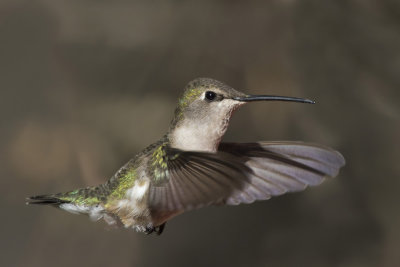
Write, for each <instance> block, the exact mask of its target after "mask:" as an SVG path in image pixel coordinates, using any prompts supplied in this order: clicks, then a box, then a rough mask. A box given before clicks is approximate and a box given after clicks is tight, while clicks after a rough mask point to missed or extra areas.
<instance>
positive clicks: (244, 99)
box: [233, 95, 315, 104]
mask: <svg viewBox="0 0 400 267" xmlns="http://www.w3.org/2000/svg"><path fill="white" fill-rule="evenodd" d="M233 100H237V101H242V102H252V101H292V102H300V103H307V104H315V101H313V100H310V99H305V98H298V97H289V96H275V95H246V96H244V97H234V98H233Z"/></svg>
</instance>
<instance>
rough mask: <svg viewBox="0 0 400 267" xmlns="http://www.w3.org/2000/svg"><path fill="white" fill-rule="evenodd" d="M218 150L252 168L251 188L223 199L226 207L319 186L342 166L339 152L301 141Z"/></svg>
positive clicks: (224, 146)
mask: <svg viewBox="0 0 400 267" xmlns="http://www.w3.org/2000/svg"><path fill="white" fill-rule="evenodd" d="M220 150H221V151H224V152H228V153H232V154H234V155H236V156H238V157H241V158H242V159H243V163H244V164H245V165H246V166H247V167H249V168H250V169H251V171H250V172H248V173H247V177H248V181H249V182H248V183H249V184H251V185H252V186H248V187H246V188H244V189H243V190H242V191H236V192H233V194H231V195H230V196H229V197H228V198H226V199H225V200H224V201H225V203H226V204H228V205H237V204H240V203H251V202H252V200H253V201H254V200H265V199H268V198H270V197H271V196H278V195H282V194H284V193H286V192H295V191H301V190H303V189H305V188H306V187H307V186H315V185H319V184H320V183H322V182H323V181H324V180H325V179H326V178H327V177H334V176H336V175H337V174H338V172H339V169H340V167H342V166H343V165H344V164H345V160H344V158H343V156H342V155H341V154H340V153H339V152H337V151H334V150H332V149H330V148H328V147H324V146H321V145H315V144H306V143H302V142H260V143H244V144H237V143H222V144H221V145H220ZM254 187H256V188H258V189H259V190H258V191H255V190H254ZM243 191H244V192H246V193H247V195H245V194H243ZM248 195H252V196H253V199H252V198H249V197H248Z"/></svg>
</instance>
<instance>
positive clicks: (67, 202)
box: [26, 186, 107, 213]
mask: <svg viewBox="0 0 400 267" xmlns="http://www.w3.org/2000/svg"><path fill="white" fill-rule="evenodd" d="M106 195H107V192H106V191H105V190H104V187H103V186H98V187H87V188H82V189H77V190H73V191H70V192H66V193H57V194H49V195H38V196H33V197H29V198H27V202H26V204H29V205H31V204H35V205H50V206H54V207H58V208H61V209H64V210H66V211H69V212H72V213H90V212H91V211H92V210H93V208H95V207H99V206H100V205H99V204H101V203H104V201H105V199H106Z"/></svg>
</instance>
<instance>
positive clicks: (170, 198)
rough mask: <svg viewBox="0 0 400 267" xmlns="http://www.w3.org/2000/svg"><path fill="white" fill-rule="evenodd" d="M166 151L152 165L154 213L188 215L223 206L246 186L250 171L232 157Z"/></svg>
mask: <svg viewBox="0 0 400 267" xmlns="http://www.w3.org/2000/svg"><path fill="white" fill-rule="evenodd" d="M163 149H165V150H166V151H165V153H164V157H163V158H160V157H158V160H157V157H156V158H154V159H153V160H152V163H150V164H149V171H151V172H152V175H151V176H152V177H154V179H153V181H152V186H151V187H150V193H149V200H148V201H149V202H148V203H149V206H150V209H151V210H159V211H185V210H191V209H195V208H200V207H203V206H207V205H211V204H216V203H220V202H221V201H223V200H224V199H226V198H228V197H229V196H230V195H232V194H233V192H235V191H238V190H239V191H240V190H242V189H244V187H245V186H246V181H247V180H248V178H247V173H248V172H251V170H250V169H249V168H248V167H247V166H246V165H244V164H243V163H242V162H241V161H240V159H239V158H238V157H236V156H234V155H231V154H229V153H224V152H220V153H217V154H214V153H202V152H188V151H181V150H177V149H172V148H168V147H167V148H163Z"/></svg>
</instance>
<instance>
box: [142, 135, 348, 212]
mask: <svg viewBox="0 0 400 267" xmlns="http://www.w3.org/2000/svg"><path fill="white" fill-rule="evenodd" d="M162 149H163V153H161V155H162V157H156V158H155V159H153V164H152V165H151V166H153V170H152V171H153V174H155V175H153V176H154V177H155V179H154V180H153V182H152V186H151V188H150V194H149V205H150V208H151V210H153V211H163V212H168V211H179V212H182V211H185V210H191V209H195V208H200V207H203V206H206V205H213V204H228V205H237V204H240V203H251V202H254V201H255V200H265V199H269V198H270V197H271V196H277V195H281V194H284V193H286V192H293V191H300V190H303V189H304V188H306V187H307V186H308V185H310V186H313V185H318V184H320V183H321V182H322V181H323V180H324V179H325V178H326V177H333V176H336V175H337V173H338V171H339V168H340V167H342V166H343V165H344V163H345V161H344V158H343V156H342V155H341V154H340V153H339V152H337V151H334V150H332V149H330V148H327V147H323V146H319V145H313V144H305V143H301V142H260V143H243V144H238V143H221V144H220V147H219V151H218V152H217V153H204V152H187V151H180V150H177V149H172V148H169V147H163V148H162Z"/></svg>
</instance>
